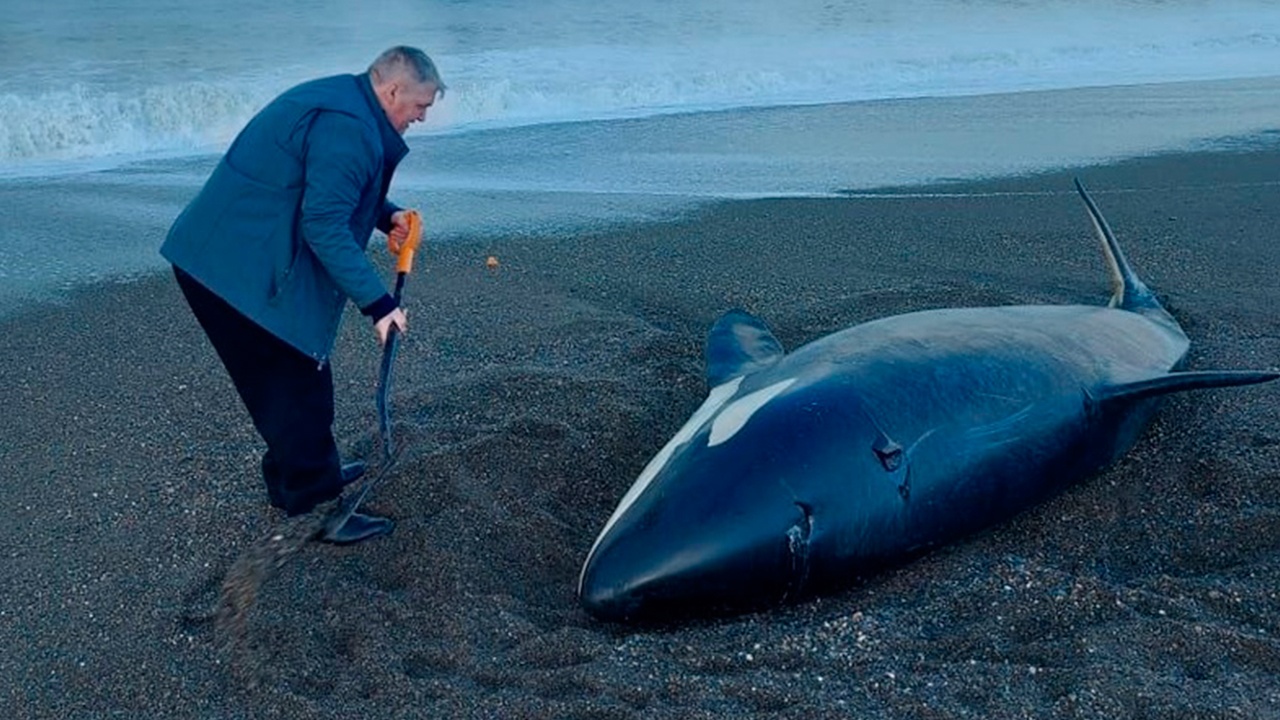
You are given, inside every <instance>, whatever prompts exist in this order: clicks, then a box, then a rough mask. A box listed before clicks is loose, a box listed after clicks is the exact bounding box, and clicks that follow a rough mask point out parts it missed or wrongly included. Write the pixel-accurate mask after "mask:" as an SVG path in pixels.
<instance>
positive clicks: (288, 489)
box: [160, 46, 445, 544]
mask: <svg viewBox="0 0 1280 720" xmlns="http://www.w3.org/2000/svg"><path fill="white" fill-rule="evenodd" d="M444 91H445V85H444V83H443V82H442V81H441V79H440V75H439V72H438V71H437V70H436V66H435V64H434V63H432V62H431V59H430V58H428V57H427V55H426V54H425V53H423V52H422V51H421V50H418V49H416V48H411V47H404V46H399V47H393V48H391V49H390V50H387V51H386V52H384V53H382V54H381V55H380V56H378V58H377V59H376V60H375V61H374V62H373V64H372V65H370V66H369V70H368V72H367V73H363V74H360V75H340V76H336V77H329V78H323V79H320V80H313V81H311V82H307V83H303V84H302V85H299V86H297V87H294V88H292V89H290V90H287V91H285V92H284V93H283V94H282V95H280V96H279V97H277V98H276V99H275V100H273V101H272V102H271V103H270V104H269V105H267V106H266V107H265V108H263V109H262V110H261V111H260V112H259V113H258V114H257V115H256V116H254V118H253V119H252V120H250V121H249V123H248V125H246V126H245V128H244V129H243V130H242V131H241V132H240V135H239V136H238V137H236V139H235V141H234V142H233V143H232V144H231V147H230V148H229V149H228V150H227V152H226V154H225V155H224V156H223V157H222V160H221V161H220V162H219V163H218V165H217V167H216V168H214V170H213V174H212V175H210V177H209V179H208V181H207V182H206V183H205V185H204V188H203V189H201V191H200V193H199V194H198V195H197V196H196V197H195V199H194V200H192V201H191V204H190V205H188V206H187V208H186V209H185V210H183V212H182V214H181V215H179V216H178V219H177V220H175V221H174V224H173V227H172V228H170V230H169V235H168V238H167V239H166V240H165V242H164V245H163V246H162V247H161V249H160V253H161V254H162V255H163V256H164V257H165V259H167V260H168V261H169V262H171V263H172V264H173V267H174V274H175V276H176V277H177V280H178V285H179V287H181V289H182V293H183V295H184V296H185V297H186V299H187V303H188V304H189V305H190V306H191V310H192V312H193V313H194V314H195V316H196V319H197V320H198V321H199V323H200V325H201V327H203V328H204V331H205V333H206V334H207V335H208V337H209V340H210V342H211V343H212V344H213V347H214V349H215V350H216V351H217V353H218V356H219V357H220V358H221V359H222V364H223V365H224V366H225V367H226V369H227V372H228V374H229V375H230V376H231V380H232V382H233V383H234V385H235V388H236V391H237V393H238V394H239V395H240V398H241V400H243V401H244V404H245V407H246V408H247V409H248V410H249V415H250V416H251V417H252V418H253V423H254V426H255V427H256V428H257V430H258V433H259V434H260V435H261V436H262V438H263V440H265V441H266V444H267V451H266V454H265V455H264V456H263V458H262V476H263V479H264V480H265V481H266V485H267V493H268V495H269V497H270V499H271V504H272V505H274V506H276V507H278V508H281V509H282V510H284V511H285V512H286V513H287V514H289V515H299V514H302V513H306V512H310V511H311V510H312V509H313V508H315V507H316V505H319V504H320V503H323V502H326V501H329V500H332V499H334V498H336V497H338V496H339V495H340V494H341V492H342V488H343V486H344V485H346V484H348V483H350V482H352V481H354V480H355V479H356V478H358V477H359V476H360V474H361V473H363V471H364V465H363V463H359V462H356V463H350V464H347V465H342V463H341V461H340V459H339V457H338V450H337V445H336V443H335V441H334V437H333V415H334V413H333V376H332V374H331V373H330V366H329V362H328V361H329V355H330V353H331V352H332V350H333V344H334V339H335V338H336V336H337V332H338V324H339V322H340V320H341V318H342V311H343V308H344V307H345V305H346V302H347V300H348V299H350V300H351V301H352V302H354V303H355V305H356V306H357V307H358V308H360V312H361V313H363V314H364V315H366V316H368V317H369V318H370V319H371V320H372V321H373V323H374V325H373V328H374V332H375V333H376V335H377V338H378V341H379V342H380V343H385V342H386V339H387V336H388V333H389V332H390V331H391V328H392V327H393V326H394V327H395V328H396V329H397V330H398V331H399V332H404V331H405V330H406V329H407V327H408V325H407V320H406V318H405V314H404V311H403V310H401V309H400V308H399V307H397V304H396V301H395V299H394V298H393V297H392V296H391V295H389V294H388V293H387V291H386V289H385V287H384V286H383V284H382V281H381V279H380V278H379V276H378V274H377V272H376V271H375V270H374V268H373V266H372V265H371V264H370V262H369V260H368V258H367V257H365V249H366V248H367V247H368V244H369V238H370V235H371V234H372V232H373V230H374V228H375V227H376V228H377V229H379V230H382V231H383V232H386V233H387V234H388V236H389V237H390V239H391V244H392V245H393V246H397V245H398V244H399V243H401V242H403V241H404V239H405V238H406V237H407V235H408V222H409V221H408V218H407V217H406V211H404V210H402V209H401V208H399V207H397V206H395V205H393V204H392V203H390V202H388V201H387V199H386V195H387V186H388V185H389V184H390V182H391V176H392V174H393V173H394V172H395V168H396V165H397V164H398V163H399V162H400V160H401V158H403V157H404V155H405V154H406V153H407V152H408V151H409V148H408V146H406V145H405V143H404V140H403V139H402V138H401V135H402V134H403V133H404V131H405V130H406V129H408V127H409V125H410V124H412V123H415V122H419V121H421V120H423V119H424V118H425V117H426V113H427V109H428V108H430V107H431V106H432V104H434V103H435V101H436V99H437V98H438V97H440V96H442V95H443V94H444ZM392 527H393V523H392V521H391V520H390V519H387V518H381V517H374V516H371V515H364V514H360V513H355V514H353V515H351V517H350V519H348V520H347V521H346V522H345V523H343V524H342V525H340V526H338V527H331V528H327V529H326V530H324V531H323V532H322V534H321V539H323V540H325V541H328V542H334V543H339V544H345V543H352V542H359V541H360V540H364V539H367V538H371V537H375V536H378V535H383V534H386V533H388V532H390V531H391V529H392Z"/></svg>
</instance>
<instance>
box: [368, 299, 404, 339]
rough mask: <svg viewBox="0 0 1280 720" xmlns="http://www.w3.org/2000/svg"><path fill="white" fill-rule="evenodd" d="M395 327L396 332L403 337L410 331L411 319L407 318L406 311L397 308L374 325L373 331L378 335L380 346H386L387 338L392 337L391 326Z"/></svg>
mask: <svg viewBox="0 0 1280 720" xmlns="http://www.w3.org/2000/svg"><path fill="white" fill-rule="evenodd" d="M392 325H394V326H395V328H396V332H398V333H400V334H401V335H403V334H405V332H407V331H408V330H409V318H407V317H405V314H404V310H401V309H400V308H396V309H395V310H392V311H391V312H389V313H387V314H386V315H383V316H382V318H381V319H379V320H378V322H376V323H374V324H373V331H374V332H375V333H377V335H378V344H379V345H386V344H387V338H388V337H390V336H391V326H392Z"/></svg>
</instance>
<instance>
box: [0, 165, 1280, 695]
mask: <svg viewBox="0 0 1280 720" xmlns="http://www.w3.org/2000/svg"><path fill="white" fill-rule="evenodd" d="M1074 175H1080V176H1082V178H1083V180H1084V182H1085V184H1086V185H1087V186H1088V187H1089V188H1090V190H1091V192H1092V193H1093V194H1094V197H1095V199H1097V201H1098V203H1099V205H1100V206H1101V208H1102V211H1103V213H1104V214H1105V215H1106V216H1107V218H1108V220H1109V221H1110V223H1111V226H1112V227H1113V229H1114V230H1115V232H1116V234H1117V236H1118V237H1119V239H1120V242H1121V244H1122V245H1123V246H1124V248H1125V251H1126V253H1127V254H1128V256H1129V259H1130V261H1131V263H1132V264H1133V265H1134V267H1135V269H1136V270H1137V272H1138V274H1139V275H1140V276H1141V277H1142V278H1143V279H1144V280H1145V281H1146V282H1147V283H1148V284H1149V285H1150V286H1151V287H1152V288H1153V289H1154V290H1155V291H1156V292H1157V293H1158V294H1159V295H1160V297H1161V299H1162V300H1163V301H1166V303H1167V305H1168V307H1169V309H1170V311H1171V312H1173V313H1174V314H1175V315H1176V316H1177V317H1178V319H1179V320H1180V322H1182V324H1183V325H1184V327H1185V329H1186V330H1187V333H1188V335H1190V336H1191V339H1192V342H1193V348H1192V354H1191V356H1190V358H1189V361H1190V367H1191V368H1192V369H1209V368H1215V369H1247V368H1255V369H1256V368H1266V367H1275V366H1276V365H1277V364H1278V363H1280V321H1277V319H1276V316H1275V313H1274V310H1273V308H1275V307H1276V306H1277V302H1278V301H1280V289H1277V286H1276V285H1275V283H1274V277H1273V275H1274V271H1273V268H1275V267H1280V243H1277V242H1274V239H1273V236H1274V234H1275V230H1274V229H1275V228H1277V227H1280V203H1276V202H1275V194H1276V193H1275V188H1276V186H1277V184H1280V150H1277V149H1276V148H1275V147H1274V144H1273V143H1270V141H1269V140H1268V141H1267V142H1264V143H1263V147H1251V148H1246V149H1245V150H1244V151H1242V152H1235V151H1230V152H1227V151H1211V152H1200V153H1173V154H1168V155H1161V156H1155V157H1148V158H1139V159H1135V160H1129V161H1124V162H1120V163H1116V164H1112V165H1105V166H1094V167H1084V168H1074V169H1070V170H1062V171H1055V172H1050V173H1040V174H1035V175H1032V176H1023V177H1014V178H1000V179H992V180H986V181H979V182H963V183H947V184H944V185H939V186H935V187H936V188H941V189H946V190H947V191H948V192H947V193H946V194H939V195H938V196H925V197H920V196H914V195H913V196H911V197H895V196H892V193H891V192H890V191H889V190H886V191H885V192H886V195H885V196H871V195H870V194H860V195H859V196H857V197H848V198H803V199H797V198H790V199H774V200H751V201H734V202H724V203H714V204H711V205H707V206H704V207H702V208H701V209H699V210H697V211H694V212H692V213H690V214H688V215H687V216H681V217H678V218H676V219H673V220H671V221H666V222H657V223H636V224H630V223H628V224H624V225H621V226H618V227H613V228H610V229H607V230H603V231H601V232H597V233H589V234H586V235H583V236H573V237H568V236H565V237H552V238H542V237H538V238H531V237H511V236H507V237H492V238H477V239H475V240H474V241H468V242H461V241H458V242H450V243H441V244H437V245H432V246H430V248H429V249H428V251H427V252H426V253H425V254H424V256H423V257H422V258H421V259H420V260H419V265H418V268H417V269H416V270H415V274H414V276H413V277H412V278H411V279H410V283H409V285H408V286H407V287H406V295H405V297H406V306H407V308H408V310H409V313H410V322H411V326H410V333H409V335H408V336H407V337H406V343H405V345H404V346H403V347H402V348H401V352H400V356H399V359H398V365H397V370H396V373H397V374H396V379H395V385H394V387H393V398H392V402H393V419H394V422H395V430H396V432H397V433H398V434H399V436H400V438H401V439H400V440H399V441H398V442H400V443H401V444H403V445H404V446H405V447H406V448H407V449H406V451H405V453H404V455H403V456H402V457H401V459H400V460H399V461H398V466H397V469H396V472H395V474H394V475H393V476H392V477H390V478H389V479H388V482H387V483H386V485H385V486H383V487H381V488H379V489H378V490H377V491H376V493H375V498H374V501H373V507H375V508H376V509H378V510H380V511H383V512H386V513H388V514H390V515H392V516H394V517H396V518H397V519H398V521H399V523H400V525H399V527H398V529H397V530H396V532H395V534H394V535H392V536H391V537H389V538H385V539H383V540H379V541H375V542H372V543H368V544H366V545H358V546H355V547H352V548H321V547H319V546H315V545H311V546H308V547H306V548H304V549H303V550H302V551H301V552H300V553H299V554H298V555H297V556H295V557H293V558H292V559H291V560H290V561H289V562H288V563H286V564H285V565H283V566H282V567H281V568H280V569H279V570H278V571H277V572H276V573H275V574H274V575H273V576H272V577H271V578H270V579H269V582H268V583H266V584H265V585H264V586H263V588H262V592H261V594H260V595H259V597H258V598H257V604H256V606H255V608H254V610H253V612H252V614H251V616H250V621H249V623H250V624H249V633H250V635H249V637H250V642H249V645H248V649H247V652H248V654H249V657H250V658H251V659H252V661H253V665H254V670H253V672H254V673H255V679H256V680H257V683H258V684H257V686H256V687H255V688H246V687H244V686H242V685H241V684H239V683H238V682H237V681H236V680H235V679H234V676H233V674H232V673H231V672H229V671H228V667H227V664H226V663H227V659H226V658H225V657H224V656H223V655H221V654H220V653H219V652H218V650H217V648H216V646H215V642H214V640H215V638H214V634H213V627H212V622H211V620H210V612H211V606H212V604H213V602H214V601H215V600H216V595H217V584H218V583H219V582H220V579H221V577H222V576H223V575H224V574H225V572H226V570H227V568H228V567H229V565H230V564H231V562H232V561H234V559H235V558H236V557H238V556H239V555H240V553H242V552H244V551H245V549H246V548H248V547H250V546H251V545H252V544H253V543H255V542H256V541H258V539H259V538H261V537H263V535H264V534H267V533H269V532H270V531H271V529H272V528H273V527H276V526H277V525H278V522H279V518H277V517H275V516H274V515H273V514H272V513H271V512H270V511H269V509H268V508H267V507H266V500H265V497H264V495H265V493H263V492H262V488H261V487H260V483H259V481H258V480H257V478H256V477H255V470H256V467H257V465H256V463H257V454H258V452H260V447H259V441H258V440H257V438H256V435H255V434H254V432H253V430H252V427H251V425H250V424H249V421H248V418H247V415H246V414H245V413H244V411H243V410H242V409H241V408H240V407H239V406H238V405H237V400H236V398H235V396H234V393H233V392H232V390H231V387H230V383H229V381H228V380H227V379H226V378H225V374H224V373H223V372H222V369H221V367H220V366H219V365H218V364H217V360H216V358H215V357H214V355H213V353H212V350H211V349H210V348H209V347H208V344H207V342H206V341H205V340H204V338H203V336H202V335H201V334H200V331H199V329H198V327H197V326H196V325H195V322H194V320H192V319H191V318H190V316H189V313H188V312H187V310H186V308H185V306H183V305H182V304H181V300H180V297H179V295H178V293H177V290H176V287H174V285H173V284H172V282H171V281H169V280H168V278H166V277H164V276H163V274H156V275H151V276H148V277H147V278H144V279H142V280H138V281H134V282H130V283H124V284H106V285H97V286H92V287H88V288H83V289H81V290H78V291H77V292H76V294H75V295H74V296H73V298H72V299H71V300H70V301H69V302H68V303H66V304H55V305H42V306H40V307H38V308H32V309H31V312H26V311H24V312H23V313H22V314H21V315H19V316H17V317H8V318H4V319H0V327H2V328H3V332H0V338H2V339H0V372H3V374H4V376H5V382H4V384H3V390H0V406H3V407H4V408H6V411H7V412H6V413H5V414H4V415H3V417H0V437H3V438H4V442H3V443H2V444H0V445H2V447H0V460H3V461H4V465H5V467H6V468H8V469H9V470H10V473H11V479H10V482H9V484H8V487H9V494H10V498H9V507H10V508H11V512H12V515H11V518H10V522H9V523H6V524H4V525H3V526H0V546H3V547H5V548H7V550H6V563H5V565H4V568H3V570H0V587H2V588H4V589H3V590H0V608H4V609H5V612H3V613H0V643H3V644H4V645H5V646H6V647H8V648H10V652H8V653H6V654H4V655H2V656H0V674H3V675H4V676H6V677H9V678H12V684H11V689H10V690H9V691H7V692H6V693H4V694H0V708H4V709H7V710H9V711H10V713H9V714H10V715H13V716H25V717H35V718H42V717H50V718H52V717H92V716H99V715H103V714H109V713H120V714H127V715H130V716H133V717H166V716H173V715H192V714H194V715H198V716H202V717H226V718H236V717H251V716H270V717H286V718H292V717H299V718H301V717H350V716H352V715H356V716H366V717H375V716H394V717H402V716H406V717H419V716H421V717H450V718H453V717H457V718H471V717H476V718H480V717H494V716H505V717H578V718H631V717H637V718H638V717H646V718H648V717H658V718H667V717H670V718H676V717H680V718H690V717H692V718H711V717H723V716H743V715H750V714H755V715H757V716H761V717H778V718H791V717H796V718H799V717H832V718H834V717H847V716H859V717H959V716H964V715H980V716H985V717H993V718H1004V717H1010V718H1012V717H1023V716H1033V717H1043V718H1075V717H1117V716H1135V715H1143V714H1145V715H1146V716H1148V717H1159V718H1164V717H1168V718H1174V717H1188V716H1191V717H1230V716H1231V715H1232V713H1233V712H1237V713H1238V714H1240V715H1241V716H1252V717H1263V716H1267V715H1268V713H1274V707H1276V703H1278V702H1280V640H1277V639H1276V638H1277V637H1278V636H1280V600H1278V599H1277V597H1276V595H1275V592H1274V588H1275V587H1276V585H1277V583H1278V582H1280V561H1277V559H1276V558H1277V555H1276V550H1277V549H1280V499H1277V498H1280V493H1278V492H1277V490H1280V388H1275V387H1271V386H1261V387H1258V388H1249V389H1238V390H1220V391H1205V392H1198V393H1189V394H1185V395H1179V396H1176V397H1173V398H1170V400H1169V402H1168V403H1167V404H1166V406H1165V408H1164V409H1163V410H1162V412H1161V413H1160V415H1159V416H1158V418H1157V420H1156V422H1155V423H1154V424H1153V426H1152V427H1151V428H1150V429H1149V430H1148V432H1147V433H1146V434H1145V435H1144V436H1143V439H1142V440H1140V441H1139V443H1138V445H1137V446H1136V447H1135V449H1134V450H1133V451H1132V452H1131V453H1130V454H1129V455H1128V456H1126V457H1125V458H1122V459H1121V460H1120V461H1119V462H1118V463H1117V464H1116V466H1114V467H1112V468H1111V469H1109V470H1108V471H1106V472H1104V473H1103V474H1101V475H1099V476H1097V477H1094V478H1091V479H1089V480H1087V481H1085V482H1084V483H1082V484H1081V485H1079V486H1077V487H1075V488H1073V489H1071V490H1069V491H1067V492H1066V493H1064V494H1063V495H1062V496H1060V497H1058V498H1057V499H1055V500H1053V501H1051V502H1049V503H1047V504H1045V505H1043V506H1041V507H1039V508H1036V509H1034V510H1032V511H1029V512H1027V513H1024V514H1023V515H1020V516H1018V517H1017V518H1015V519H1013V520H1012V521H1011V522H1009V523H1006V524H1004V525H1002V526H1000V527H997V528H994V529H992V530H990V531H988V532H986V533H983V534H982V535H980V536H978V537H976V538H972V539H970V540H968V541H965V542H962V543H959V544H956V545H953V546H949V547H946V548H942V549H939V550H938V551H935V552H933V553H930V554H929V555H927V556H925V557H923V558H921V559H920V560H918V561H916V562H914V563H912V564H910V565H908V566H906V567H904V568H901V569H899V570H897V571H894V572H891V573H887V574H885V575H883V576H878V577H876V578H873V579H871V580H869V581H867V582H864V583H861V584H859V585H857V586H855V587H853V588H851V589H850V590H848V591H846V592H843V593H840V594H837V595H833V596H828V597H824V598H821V599H818V600H815V601H811V602H806V603H803V604H800V605H797V606H793V607H788V608H784V609H782V610H779V611H777V612H771V613H763V614H756V615H748V616H743V617H738V618H730V619H725V620H719V621H712V622H698V623H690V624H688V625H683V626H679V627H673V628H665V629H661V630H656V631H655V630H637V629H631V628H625V627H617V626H610V625H603V624H600V623H597V622H595V621H592V620H591V619H590V618H588V617H587V616H586V615H585V614H584V613H583V612H582V611H581V610H579V609H578V608H577V607H576V605H575V603H574V600H573V586H574V581H575V580H576V577H577V573H578V570H579V564H580V563H581V561H582V559H583V555H584V554H585V552H586V549H587V548H588V547H589V546H590V544H591V542H592V540H593V539H594V537H595V533H596V532H598V530H599V528H600V526H601V525H602V524H603V522H604V520H605V519H606V518H607V516H608V514H609V513H610V512H611V511H612V509H613V507H614V505H615V504H616V502H617V500H618V498H619V497H621V495H622V493H623V492H625V490H626V488H627V487H629V486H630V484H631V481H632V480H633V479H634V477H635V476H636V474H637V473H638V472H639V470H640V468H642V467H643V465H644V463H645V462H647V460H648V458H649V457H650V456H651V455H652V453H654V452H655V451H656V450H657V449H658V448H659V447H661V446H662V444H663V443H665V441H666V439H667V438H668V437H669V436H670V434H671V433H672V432H674V431H675V429H676V428H678V427H679V426H680V425H681V424H683V422H684V420H685V418H686V417H687V416H688V414H689V413H690V412H691V411H692V409H693V408H694V407H696V406H697V405H698V404H699V403H700V402H701V400H702V397H703V395H704V394H705V386H704V382H703V379H702V360H701V344H702V340H703V336H704V334H705V331H706V328H707V327H708V326H709V324H710V323H711V321H712V320H714V318H715V317H716V316H718V315H719V314H720V313H721V312H723V311H725V310H727V309H729V308H730V307H733V306H742V307H745V308H747V309H748V310H751V311H753V312H756V313H757V314H759V315H761V316H762V317H763V318H764V319H765V320H766V321H767V322H769V323H770V324H771V325H772V326H773V328H774V330H775V332H776V333H777V335H778V337H779V339H780V340H781V341H782V343H783V345H784V347H786V348H787V349H788V350H792V349H794V348H795V347H797V346H798V345H800V344H802V343H803V342H807V341H808V340H811V339H814V338H816V337H819V336H821V335H824V334H826V333H828V332H831V331H833V330H835V329H838V328H840V327H844V326H847V325H850V324H853V323H856V322H862V321H865V320H869V319H872V318H875V317H879V316H883V315H887V314H894V313H900V312H907V311H910V310H916V309H924V308H929V307H941V306H947V305H988V304H1007V303H1022V302H1031V303H1069V302H1079V303H1090V304H1102V303H1104V302H1105V301H1106V298H1107V295H1108V281H1107V278H1106V276H1105V266H1104V264H1103V262H1102V260H1101V259H1100V257H1099V253H1098V249H1097V248H1096V247H1095V244H1096V242H1095V240H1094V239H1093V236H1092V230H1091V228H1090V227H1089V225H1088V220H1087V216H1086V215H1085V213H1084V211H1083V209H1082V207H1081V206H1080V203H1079V200H1078V199H1077V198H1075V197H1073V192H1074V191H1073V190H1072V188H1071V177H1072V176H1074ZM1011 192H1016V193H1020V194H1006V195H1000V194H993V193H1011ZM371 252H372V254H373V256H374V257H375V258H376V260H377V262H378V263H380V266H382V267H384V269H385V264H384V263H385V253H382V252H381V251H379V250H373V251H371ZM488 255H494V256H496V257H497V258H498V260H499V262H500V266H499V268H498V269H497V270H496V271H490V270H488V269H486V268H485V267H484V260H485V258H486V257H487V256H488ZM377 355H378V352H377V348H376V345H375V344H374V343H373V341H372V337H371V332H370V331H369V329H368V327H367V323H365V322H364V321H363V318H360V317H358V315H357V314H356V313H353V312H349V313H348V315H347V316H346V319H345V321H344V326H343V329H342V332H341V335H340V337H339V344H338V349H337V352H336V353H335V360H334V377H335V393H336V401H337V420H336V422H335V431H336V434H337V436H338V440H339V445H340V447H341V448H343V450H344V452H346V453H347V454H349V455H365V454H371V453H372V452H373V451H374V443H373V438H374V436H375V430H374V428H375V420H374V412H373V387H374V383H375V380H376V372H377ZM1232 708H1236V710H1234V711H1233V710H1232Z"/></svg>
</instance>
